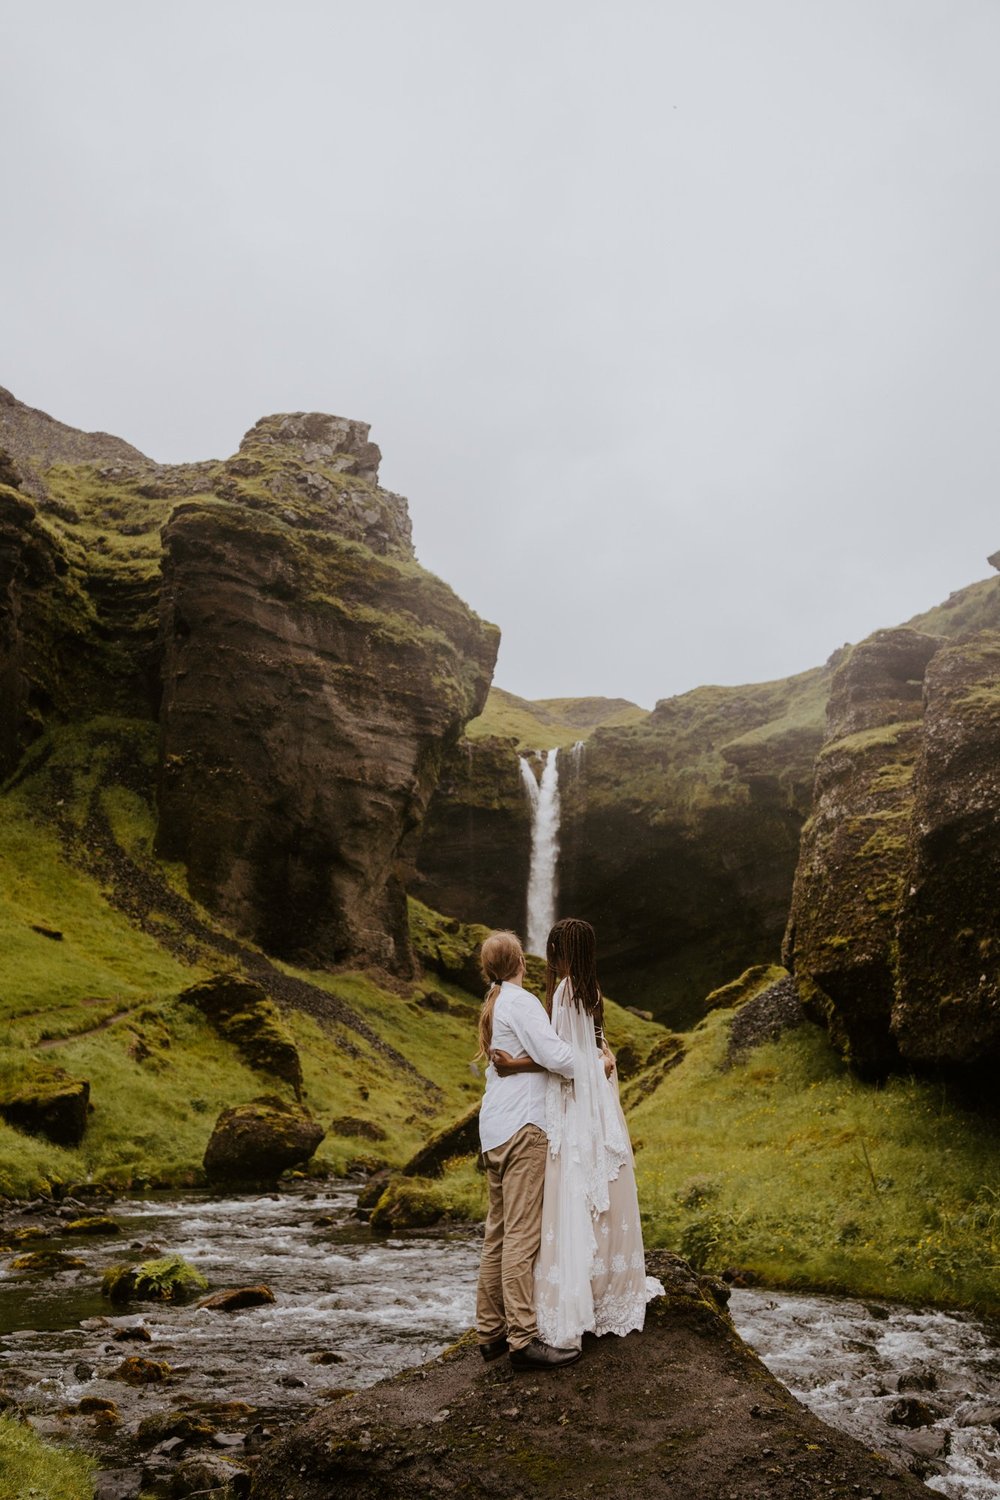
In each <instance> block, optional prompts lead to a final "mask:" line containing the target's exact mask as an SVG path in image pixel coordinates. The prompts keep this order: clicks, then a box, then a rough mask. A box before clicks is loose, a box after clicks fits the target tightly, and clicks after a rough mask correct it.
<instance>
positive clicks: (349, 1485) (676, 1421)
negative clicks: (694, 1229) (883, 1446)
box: [251, 1256, 926, 1500]
mask: <svg viewBox="0 0 1000 1500" xmlns="http://www.w3.org/2000/svg"><path fill="white" fill-rule="evenodd" d="M655 1270H656V1272H657V1274H659V1275H660V1276H661V1278H662V1279H663V1280H664V1283H665V1285H666V1288H667V1294H666V1296H664V1297H662V1298H659V1299H657V1300H656V1301H655V1302H653V1303H651V1304H650V1306H649V1308H648V1311H647V1316H646V1328H645V1331H644V1332H643V1333H642V1334H635V1333H633V1334H630V1335H629V1336H628V1337H627V1338H624V1339H618V1338H614V1337H611V1336H609V1337H606V1338H603V1339H592V1338H589V1337H588V1339H587V1340H586V1341H585V1349H584V1357H583V1359H582V1360H580V1361H579V1363H578V1364H575V1365H573V1366H571V1367H569V1368H568V1369H566V1370H560V1371H554V1372H551V1373H549V1374H547V1375H545V1376H544V1377H542V1379H539V1377H538V1376H533V1375H530V1374H527V1375H517V1376H512V1374H511V1371H510V1369H509V1366H508V1363H507V1361H506V1360H504V1359H501V1360H499V1361H497V1362H496V1364H494V1365H490V1366H487V1367H484V1365H483V1362H482V1360H481V1359H480V1357H479V1354H478V1351H477V1349H476V1347H475V1342H474V1339H473V1338H472V1337H471V1336H469V1337H467V1338H466V1339H464V1340H462V1341H461V1342H460V1343H459V1344H457V1345H455V1347H454V1348H453V1349H451V1350H448V1351H446V1352H445V1353H444V1354H443V1355H442V1356H441V1357H440V1358H439V1359H437V1360H433V1361H432V1362H431V1363H430V1364H427V1365H424V1366H422V1367H421V1368H419V1369H415V1370H407V1371H405V1372H404V1373H403V1374H402V1375H399V1376H397V1377H396V1378H395V1379H393V1380H390V1381H382V1382H380V1383H379V1384H378V1385H376V1386H373V1387H371V1388H370V1389H368V1390H365V1391H359V1392H357V1393H356V1395H354V1396H353V1397H352V1399H351V1400H350V1401H344V1402H335V1403H334V1404H332V1405H329V1406H327V1407H325V1408H322V1409H320V1410H319V1411H317V1412H316V1413H315V1415H314V1416H313V1417H312V1418H311V1419H310V1420H309V1421H308V1422H307V1423H305V1425H304V1426H302V1427H299V1428H296V1429H294V1430H293V1431H292V1432H291V1433H289V1434H287V1435H285V1436H283V1437H281V1438H279V1439H278V1441H277V1442H275V1443H273V1444H272V1445H271V1446H270V1447H269V1448H267V1449H265V1451H264V1452H263V1453H262V1454H261V1457H260V1461H259V1465H258V1467H257V1469H256V1470H255V1473H254V1477H253V1485H252V1490H251V1494H252V1496H253V1497H254V1500H328V1497H329V1496H331V1495H337V1496H338V1497H341V1500H376V1497H377V1500H418V1497H419V1500H425V1497H427V1496H439V1495H446V1494H453V1493H454V1494H460V1493H461V1494H464V1493H469V1492H470V1491H474V1492H475V1493H481V1494H486V1493H488V1494H490V1495H492V1496H496V1497H498V1500H500V1497H509V1500H514V1497H517V1496H527V1495H531V1496H547V1495H560V1496H565V1495H584V1494H589V1493H591V1492H593V1493H594V1494H601V1495H604V1496H607V1497H609V1500H615V1497H620V1500H633V1497H634V1496H637V1495H650V1496H652V1495H660V1494H664V1495H665V1494H668V1493H669V1494H671V1495H677V1496H684V1497H687V1496H696V1495H697V1496H702V1495H704V1496H726V1497H728V1500H759V1497H760V1496H761V1495H763V1494H767V1495H768V1496H769V1497H770V1500H798V1497H800V1496H803V1495H806V1494H813V1493H824V1492H825V1491H826V1490H829V1492H830V1493H834V1492H835V1491H839V1492H841V1493H843V1494H851V1493H857V1494H861V1495H872V1494H879V1495H881V1496H883V1497H884V1500H902V1497H903V1496H906V1495H913V1496H916V1495H924V1494H926V1490H925V1489H924V1488H923V1486H922V1485H920V1484H919V1483H918V1482H917V1481H916V1480H914V1479H911V1478H909V1477H908V1476H903V1475H901V1474H898V1473H896V1472H894V1471H893V1470H892V1469H891V1468H890V1467H889V1465H888V1464H887V1462H886V1461H885V1460H884V1459H882V1458H881V1457H878V1456H876V1455H874V1454H872V1453H870V1452H869V1451H867V1450H866V1449H865V1448H864V1447H863V1446H862V1445H861V1444H860V1443H857V1442H856V1441H855V1440H854V1439H853V1438H850V1437H847V1436H846V1435H845V1434H843V1433H839V1432H835V1431H834V1430H833V1429H831V1428H829V1427H827V1426H826V1425H825V1424H824V1423H822V1422H821V1421H820V1420H819V1419H818V1418H817V1417H814V1416H813V1415H812V1414H811V1413H809V1412H808V1411H806V1409H805V1408H804V1407H802V1406H801V1405H800V1404H799V1403H798V1402H797V1401H796V1400H795V1399H794V1398H793V1397H792V1396H791V1395H790V1394H789V1393H788V1391H787V1390H786V1389H785V1387H784V1386H783V1385H781V1384H780V1383H779V1382H778V1381H777V1380H775V1379H774V1378H773V1376H771V1375H770V1374H769V1373H768V1372H767V1370H766V1369H765V1367H764V1366H763V1364H762V1363H761V1362H760V1360H758V1359H757V1357H756V1355H754V1354H753V1353H751V1351H750V1350H749V1349H748V1348H747V1346H746V1345H745V1344H743V1343H742V1341H741V1340H740V1339H739V1337H738V1336H737V1335H736V1333H735V1331H734V1330H733V1327H732V1325H731V1323H730V1322H729V1320H728V1318H727V1317H726V1316H725V1314H724V1313H723V1312H722V1311H720V1307H719V1302H718V1300H717V1295H716V1294H717V1292H718V1287H717V1284H716V1283H714V1282H713V1281H712V1279H711V1278H699V1277H698V1276H696V1275H695V1273H694V1272H693V1271H692V1270H691V1268H690V1266H688V1265H686V1264H685V1262H683V1261H680V1260H678V1259H677V1257H668V1256H660V1257H657V1260H656V1264H655ZM722 1295H724V1293H722ZM543 1385H544V1390H543ZM720 1414H721V1416H720ZM831 1487H832V1488H831Z"/></svg>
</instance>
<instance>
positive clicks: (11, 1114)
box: [0, 1067, 90, 1146]
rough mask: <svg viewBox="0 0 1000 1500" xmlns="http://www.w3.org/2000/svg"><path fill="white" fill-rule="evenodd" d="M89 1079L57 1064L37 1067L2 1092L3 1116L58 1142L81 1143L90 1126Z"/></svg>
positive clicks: (10, 1122) (0, 1107)
mask: <svg viewBox="0 0 1000 1500" xmlns="http://www.w3.org/2000/svg"><path fill="white" fill-rule="evenodd" d="M89 1102H90V1083H89V1081H88V1080H87V1079H86V1078H71V1077H70V1075H69V1074H68V1073H67V1072H66V1071H65V1070H64V1069H63V1068H57V1067H39V1068H35V1069H34V1070H33V1071H32V1072H31V1073H30V1074H29V1075H27V1076H26V1077H24V1078H21V1079H18V1080H17V1081H16V1082H14V1083H12V1084H10V1085H9V1086H8V1087H7V1088H6V1089H5V1090H4V1092H3V1093H2V1094H0V1118H2V1119H4V1120H6V1122H7V1124H8V1125H13V1126H14V1128H15V1129H16V1130H23V1131H25V1132H26V1133H27V1134H28V1135H42V1136H45V1137H46V1139H47V1140H50V1141H53V1142H54V1143H55V1144H56V1145H57V1146H78V1145H79V1144H80V1142H81V1141H82V1140H83V1135H84V1131H85V1130H86V1128H87V1111H88V1107H89Z"/></svg>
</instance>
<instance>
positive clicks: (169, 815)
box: [0, 392, 498, 973]
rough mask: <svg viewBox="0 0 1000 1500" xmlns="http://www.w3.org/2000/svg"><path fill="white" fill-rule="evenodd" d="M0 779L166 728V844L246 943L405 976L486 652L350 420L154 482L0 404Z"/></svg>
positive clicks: (487, 640)
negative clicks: (426, 853)
mask: <svg viewBox="0 0 1000 1500" xmlns="http://www.w3.org/2000/svg"><path fill="white" fill-rule="evenodd" d="M0 445H2V446H3V447H4V449H5V450H6V452H7V453H8V455H9V456H10V461H11V463H12V464H13V469H12V468H11V467H10V465H8V467H7V468H6V469H5V470H4V472H5V474H6V475H7V478H8V479H14V480H16V481H17V483H18V484H19V485H20V488H19V489H18V488H14V487H13V486H12V485H11V484H6V485H0V710H2V712H0V723H2V725H3V729H2V731H0V774H8V775H9V774H11V773H13V772H14V771H15V770H16V768H17V766H18V763H19V761H20V758H21V756H22V755H23V754H24V752H25V750H26V749H27V748H28V746H29V745H31V744H32V743H33V742H34V741H35V740H36V739H37V738H38V736H39V735H41V734H42V733H43V732H44V731H45V730H46V729H48V728H51V727H53V726H57V725H59V724H66V723H74V722H76V723H79V722H81V721H85V720H89V719H92V718H94V717H95V716H97V715H109V714H110V715H115V716H125V717H128V718H130V719H147V720H151V721H152V720H157V721H158V722H159V752H158V760H159V773H158V827H157V848H158V850H159V852H160V853H161V855H162V856H163V857H164V858H167V859H173V860H179V861H181V862H182V863H183V864H184V865H185V867H186V869H187V872H188V877H189V880H190V887H191V890H192V892H193V894H194V895H196V896H197V898H198V899H199V900H201V901H202V902H203V903H204V904H205V905H206V906H207V907H209V908H210V909H211V910H212V911H214V912H215V913H217V914H218V915H219V916H220V917H221V918H222V919H223V920H225V921H226V922H227V923H228V924H229V925H230V926H231V927H232V929H233V930H234V931H236V932H238V933H239V934H240V935H241V936H242V937H245V938H247V939H249V940H251V941H254V942H257V943H260V944H261V945H263V946H265V947H267V948H268V949H269V950H270V951H272V952H274V953H277V954H281V955H283V956H285V957H287V958H294V959H296V960H297V961H300V962H306V963H328V962H331V961H341V960H344V959H352V958H353V959H362V960H365V961H375V962H378V963H381V964H383V965H386V966H388V967H391V968H395V969H397V970H398V971H400V972H402V973H406V972H409V970H410V968H411V956H410V952H409V945H408V937H407V926H406V909H405V895H404V887H403V877H404V876H405V874H406V871H407V868H408V864H409V861H410V859H411V857H412V848H413V844H414V841H415V835H416V832H417V830H418V829H419V826H420V823H421V820H422V818H423V814H424V811H425V809H426V805H427V802H428V800H429V797H430V795H431V792H432V791H433V788H434V786H435V783H436V781H437V777H438V774H439V770H440V765H441V761H442V757H443V756H444V754H445V752H446V750H447V749H448V748H449V746H451V745H452V744H454V742H455V741H456V740H457V738H458V736H459V734H460V732H461V730H462V728H463V726H464V724H465V723H466V721H467V720H468V719H469V718H470V717H472V716H474V715H475V714H476V713H478V712H479V710H480V709H481V707H482V705H483V702H484V700H485V696H486V692H487V689H488V686H489V681H490V676H491V673H492V668H493V661H494V658H495V655H496V647H497V642H498V632H497V631H496V630H495V628H494V627H492V626H487V625H485V624H483V622H482V621H480V620H479V619H478V618H477V617H476V616H475V615H474V614H473V613H472V612H471V611H470V610H469V609H467V608H466V606H465V605H464V604H462V602H461V601H460V600H459V599H458V598H457V597H456V596H455V595H454V594H453V593H452V591H451V590H450V589H448V588H447V587H446V585H444V584H443V583H441V582H440V581H439V580H438V579H436V578H434V577H433V576H432V575H430V574H428V573H426V572H425V571H424V570H423V569H422V568H420V567H419V566H418V564H417V563H416V562H415V561H414V559H413V553H412V546H411V543H410V529H409V519H408V516H407V513H406V503H405V501H404V500H402V499H401V498H400V497H399V496H397V495H393V494H391V493H389V492H387V491H385V490H382V489H381V488H380V487H379V485H378V483H377V470H378V461H379V452H378V449H377V448H376V447H375V446H374V445H373V444H372V443H370V442H369V440H368V428H367V427H366V426H365V424H363V423H358V422H349V421H347V420H345V419H343V418H337V417H328V416H324V415H322V414H319V413H297V414H293V415H285V416H276V417H268V418H264V419H262V420H261V421H260V422H258V423H257V424H256V426H255V427H254V428H252V429H251V431H250V432H249V433H247V435H246V437H245V438H244V440H243V442H242V443H241V445H240V450H239V452H238V453H237V454H236V455H235V456H234V457H233V458H232V459H229V460H227V461H226V462H219V463H215V462H211V463H200V464H190V465H173V466H164V465H157V464H154V463H152V462H151V461H150V460H148V459H145V458H144V457H143V456H142V455H141V454H139V453H138V452H137V451H136V450H135V449H132V448H130V447H129V445H128V444H124V443H121V441H120V440H118V439H113V438H108V437H106V436H105V435H101V434H97V435H91V434H84V433H77V432H75V431H74V430H73V429H72V428H67V427H65V426H64V425H63V424H61V423H58V422H55V421H53V420H52V419H51V418H49V417H46V416H45V414H44V413H40V412H36V411H32V410H31V409H29V408H27V407H24V406H22V405H21V404H20V403H18V402H16V401H15V400H14V398H13V397H11V396H10V395H9V393H6V392H5V393H3V394H2V397H0Z"/></svg>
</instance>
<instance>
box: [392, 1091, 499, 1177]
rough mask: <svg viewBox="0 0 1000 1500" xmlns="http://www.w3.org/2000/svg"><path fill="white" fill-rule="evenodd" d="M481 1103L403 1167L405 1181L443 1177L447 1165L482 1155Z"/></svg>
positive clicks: (449, 1126) (433, 1136)
mask: <svg viewBox="0 0 1000 1500" xmlns="http://www.w3.org/2000/svg"><path fill="white" fill-rule="evenodd" d="M479 1102H480V1101H479V1100H477V1101H476V1103H475V1104H473V1105H472V1106H471V1107H470V1108H469V1109H467V1110H466V1111H465V1114H464V1115H462V1116H461V1117H460V1118H459V1119H457V1120H455V1121H453V1122H452V1124H451V1125H446V1126H445V1128H444V1129H443V1130H439V1131H438V1132H437V1133H436V1134H435V1135H432V1136H431V1138H430V1140H429V1141H428V1142H427V1144H426V1145H425V1146H422V1147H421V1149H420V1150H419V1151H418V1152H417V1153H416V1155H415V1156H411V1157H410V1159H409V1161H408V1162H407V1163H406V1165H405V1166H404V1167H403V1169H402V1171H403V1176H404V1177H439V1176H440V1175H441V1173H442V1172H443V1171H444V1168H445V1163H446V1162H449V1161H451V1160H452V1159H453V1158H454V1157H456V1156H473V1155H476V1154H478V1152H479Z"/></svg>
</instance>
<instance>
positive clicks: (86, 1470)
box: [0, 1414, 97, 1500]
mask: <svg viewBox="0 0 1000 1500" xmlns="http://www.w3.org/2000/svg"><path fill="white" fill-rule="evenodd" d="M96 1468H97V1463H96V1461H95V1460H94V1459H92V1458H89V1457H87V1455H86V1454H83V1453H69V1452H67V1451H66V1450H65V1449H60V1448H53V1447H51V1446H50V1445H49V1444H48V1443H43V1442H42V1440H41V1438H40V1437H38V1436H37V1435H36V1433H34V1432H33V1431H32V1429H31V1428H30V1427H29V1426H28V1425H27V1423H26V1422H18V1421H17V1420H16V1418H14V1417H11V1416H8V1415H4V1414H0V1500H93V1493H94V1485H93V1479H92V1476H93V1473H94V1471H95V1469H96Z"/></svg>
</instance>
